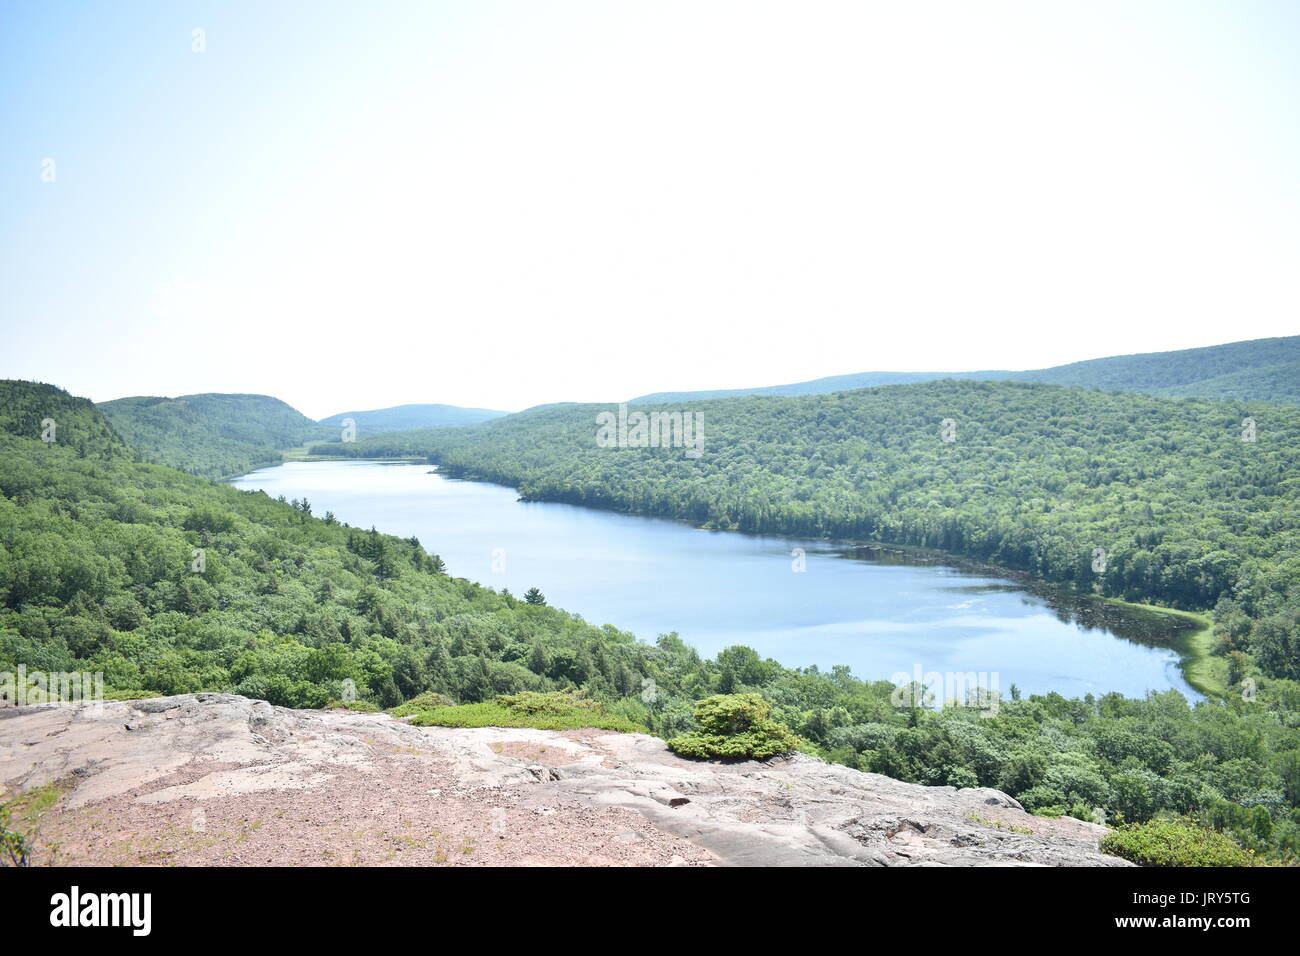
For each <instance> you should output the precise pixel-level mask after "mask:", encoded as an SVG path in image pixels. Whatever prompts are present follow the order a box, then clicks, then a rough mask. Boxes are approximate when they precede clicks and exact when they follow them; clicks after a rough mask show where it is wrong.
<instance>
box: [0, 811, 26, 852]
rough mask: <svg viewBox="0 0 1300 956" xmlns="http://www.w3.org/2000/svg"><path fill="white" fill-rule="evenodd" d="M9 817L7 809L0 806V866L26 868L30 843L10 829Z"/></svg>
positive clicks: (10, 815) (9, 812) (10, 814)
mask: <svg viewBox="0 0 1300 956" xmlns="http://www.w3.org/2000/svg"><path fill="white" fill-rule="evenodd" d="M11 817H12V812H11V811H10V809H9V807H7V806H5V805H3V804H0V866H27V865H29V862H30V859H31V852H32V847H31V843H30V841H29V840H28V839H27V837H26V836H24V835H23V834H22V833H19V832H18V831H17V830H12V829H10V823H11Z"/></svg>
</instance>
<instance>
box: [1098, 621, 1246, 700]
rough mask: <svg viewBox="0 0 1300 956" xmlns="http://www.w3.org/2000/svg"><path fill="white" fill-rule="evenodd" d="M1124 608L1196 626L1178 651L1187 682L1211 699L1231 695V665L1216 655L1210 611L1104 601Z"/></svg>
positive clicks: (1179, 639)
mask: <svg viewBox="0 0 1300 956" xmlns="http://www.w3.org/2000/svg"><path fill="white" fill-rule="evenodd" d="M1103 600H1105V601H1109V602H1110V603H1111V604H1118V605H1119V606H1121V607H1127V608H1137V609H1139V610H1143V611H1150V612H1151V613H1153V614H1168V615H1170V616H1172V617H1180V618H1182V619H1183V620H1184V621H1190V622H1192V623H1193V624H1194V625H1195V627H1194V628H1193V629H1189V630H1186V631H1184V632H1183V633H1182V634H1180V635H1179V636H1178V637H1177V639H1176V640H1175V642H1174V649H1175V650H1177V651H1178V655H1179V657H1181V658H1182V661H1181V663H1180V666H1181V668H1182V671H1183V677H1185V678H1186V679H1187V683H1189V684H1191V685H1192V687H1194V688H1195V689H1196V690H1198V691H1200V692H1201V693H1202V694H1204V695H1205V696H1207V697H1226V696H1227V694H1228V662H1227V661H1225V660H1224V659H1223V658H1221V657H1216V656H1215V654H1214V617H1213V615H1212V614H1211V613H1210V612H1209V611H1177V610H1174V609H1172V608H1167V607H1161V606H1160V605H1158V604H1139V603H1137V602H1135V601H1122V600H1120V599H1119V598H1103Z"/></svg>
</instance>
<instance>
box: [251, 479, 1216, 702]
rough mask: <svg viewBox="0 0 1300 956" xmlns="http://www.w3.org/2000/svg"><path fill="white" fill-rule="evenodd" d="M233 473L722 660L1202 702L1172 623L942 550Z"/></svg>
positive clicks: (456, 484) (451, 564)
mask: <svg viewBox="0 0 1300 956" xmlns="http://www.w3.org/2000/svg"><path fill="white" fill-rule="evenodd" d="M232 484H233V485H235V486H236V487H239V488H245V489H250V490H256V489H261V490H263V491H265V492H266V493H267V494H268V495H271V496H272V497H275V496H278V495H284V496H285V497H286V498H289V499H293V498H303V497H306V498H307V499H308V500H309V501H310V502H311V504H312V510H313V513H314V514H316V515H318V516H319V515H323V514H324V513H325V512H326V511H332V512H334V514H335V516H336V517H337V518H338V519H339V520H340V521H344V522H347V523H348V524H351V525H354V526H356V527H360V528H369V527H371V526H372V525H373V526H374V527H376V528H378V529H379V530H380V531H383V532H386V533H389V534H395V535H400V536H402V537H408V536H410V535H416V536H417V537H419V539H420V542H421V543H422V544H423V545H424V547H425V549H426V550H428V551H430V552H433V553H436V554H439V555H441V556H442V558H443V560H444V561H445V562H446V563H447V570H448V572H449V573H451V574H453V575H455V576H457V577H465V578H469V579H471V580H473V581H477V582H479V583H481V584H485V585H487V586H489V587H493V588H497V589H501V588H509V589H510V590H511V592H512V593H514V594H515V595H516V596H520V597H522V595H523V593H524V592H525V591H526V590H527V589H528V588H530V587H537V588H539V589H541V591H542V592H543V593H544V594H545V595H546V599H547V603H549V604H551V605H552V606H555V607H562V608H564V609H565V610H567V611H570V612H573V613H575V614H580V615H581V616H582V617H583V619H585V620H586V621H588V622H589V623H592V624H598V625H599V624H613V625H615V626H616V627H618V628H620V629H622V630H625V631H631V632H633V633H634V634H636V635H637V637H639V638H641V639H642V640H646V641H653V640H654V639H655V637H656V636H657V635H659V634H662V633H667V632H670V631H676V632H677V633H678V634H680V635H681V637H682V638H683V639H684V640H685V641H687V643H689V644H691V645H693V646H694V647H696V648H697V649H698V650H699V651H700V652H701V653H702V654H705V655H706V656H710V657H711V656H713V655H714V654H716V653H717V652H718V651H720V650H722V649H723V648H725V647H728V646H730V645H733V644H745V645H748V646H749V647H752V648H754V649H755V650H757V651H758V652H759V653H760V654H761V655H763V656H764V657H772V658H775V659H776V660H778V661H780V662H781V663H782V664H785V665H787V666H789V667H807V666H811V665H816V666H817V667H819V668H821V669H823V670H829V669H830V668H831V667H832V666H834V665H837V664H843V665H847V666H848V667H849V668H850V669H851V670H852V672H853V673H854V675H856V676H858V677H862V678H865V679H871V680H889V679H892V678H895V675H898V674H908V675H913V674H915V673H918V672H919V673H920V674H929V673H939V674H944V673H948V672H956V673H963V674H964V673H969V672H975V673H976V674H989V675H997V676H996V677H995V678H992V679H991V680H990V681H988V682H986V683H987V684H989V685H992V684H993V683H994V682H996V686H997V687H998V688H999V689H1000V690H1001V692H1002V694H1003V696H1006V695H1007V693H1008V691H1009V689H1010V687H1011V685H1012V684H1013V683H1014V684H1016V685H1018V686H1019V688H1020V689H1021V690H1022V691H1023V692H1024V693H1025V694H1030V693H1046V692H1048V691H1057V692H1059V693H1061V694H1064V695H1066V696H1082V695H1083V694H1087V693H1093V694H1102V693H1106V692H1110V691H1119V692H1120V693H1123V694H1125V695H1127V696H1140V695H1142V694H1143V693H1145V692H1146V691H1148V690H1168V689H1169V688H1177V689H1179V690H1180V691H1182V692H1183V693H1184V694H1186V695H1187V696H1188V697H1189V698H1192V699H1197V698H1199V696H1200V695H1198V694H1197V693H1196V692H1195V691H1193V690H1192V689H1191V688H1190V687H1189V686H1188V685H1187V683H1186V681H1185V680H1184V679H1183V676H1182V672H1181V670H1180V668H1179V658H1178V654H1177V652H1176V651H1175V650H1174V649H1173V641H1174V638H1175V631H1174V629H1173V625H1172V619H1170V618H1169V617H1167V616H1165V615H1154V614H1148V613H1143V612H1138V611H1131V610H1128V609H1123V608H1118V607H1116V606H1114V605H1110V604H1106V603H1105V602H1102V601H1098V600H1095V599H1089V598H1080V597H1077V596H1073V595H1068V594H1065V593H1062V592H1060V591H1057V590H1054V589H1048V588H1040V587H1037V586H1035V585H1033V584H1032V583H1031V582H1023V581H1013V580H1010V579H1008V578H1005V577H999V576H992V575H990V574H989V573H987V572H983V571H980V572H973V571H971V570H968V569H963V568H961V567H956V566H953V565H950V564H945V563H942V562H941V561H936V560H934V559H933V558H926V557H918V556H915V555H903V554H899V553H893V552H888V551H880V550H869V549H854V548H851V547H849V546H848V545H845V544H834V543H829V542H825V541H804V540H797V539H790V538H779V537H768V536H763V535H749V534H738V533H734V532H725V531H705V530H701V529H698V528H694V527H692V526H690V525H688V524H685V523H682V522H677V521H669V520H664V519H658V518H643V517H637V516H633V515H623V514H617V513H615V512H610V511H601V510H595V509H589V508H583V507H578V506H574V505H564V504H550V503H536V502H531V503H525V502H520V501H519V500H518V496H517V494H516V492H515V491H514V489H511V488H506V487H503V486H500V485H492V484H486V483H483V482H470V481H456V480H450V479H446V478H443V477H442V476H440V475H438V474H436V473H430V466H429V465H426V464H411V463H405V462H374V461H325V462H289V463H286V464H283V465H278V466H276V467H273V468H263V469H260V470H258V471H255V472H253V473H251V474H249V475H245V476H244V477H242V478H238V479H235V480H234V481H233V482H232ZM795 549H802V551H803V552H804V558H803V562H802V566H803V568H804V570H802V571H797V570H795V568H796V567H797V566H799V564H800V562H799V558H798V555H796V554H794V553H792V552H794V551H795Z"/></svg>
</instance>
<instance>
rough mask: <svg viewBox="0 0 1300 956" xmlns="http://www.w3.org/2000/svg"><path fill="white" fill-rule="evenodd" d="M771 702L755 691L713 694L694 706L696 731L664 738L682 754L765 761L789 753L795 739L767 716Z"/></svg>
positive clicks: (787, 729)
mask: <svg viewBox="0 0 1300 956" xmlns="http://www.w3.org/2000/svg"><path fill="white" fill-rule="evenodd" d="M771 716H772V705H771V704H769V703H768V702H767V701H766V700H764V699H763V698H762V697H759V696H758V695H757V694H716V695H714V696H713V697H709V698H706V699H705V700H702V701H700V702H699V703H697V704H696V705H695V723H696V726H698V727H699V730H693V731H689V732H687V733H684V734H681V735H679V736H677V737H674V738H673V739H672V740H670V741H668V746H669V748H670V749H671V750H672V751H673V752H674V753H676V754H679V755H681V756H683V757H698V758H701V759H705V760H708V759H713V758H722V759H736V760H766V759H767V758H769V757H775V756H776V755H777V754H783V753H789V752H790V751H791V750H794V749H796V748H797V747H798V746H799V738H798V737H796V736H795V735H794V733H793V732H792V731H791V730H790V728H789V727H786V726H785V725H784V724H778V723H777V722H776V721H774V720H772V719H771Z"/></svg>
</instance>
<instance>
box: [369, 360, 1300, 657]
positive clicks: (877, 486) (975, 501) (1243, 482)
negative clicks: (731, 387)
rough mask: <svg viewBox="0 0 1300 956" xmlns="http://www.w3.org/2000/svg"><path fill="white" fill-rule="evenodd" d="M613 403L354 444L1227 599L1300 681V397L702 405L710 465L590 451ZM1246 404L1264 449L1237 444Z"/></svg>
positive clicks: (941, 386) (862, 396)
mask: <svg viewBox="0 0 1300 956" xmlns="http://www.w3.org/2000/svg"><path fill="white" fill-rule="evenodd" d="M605 410H606V409H604V408H603V407H600V406H578V407H573V408H561V409H553V410H550V411H543V412H537V413H533V414H531V415H526V416H523V415H521V416H512V417H510V418H505V419H501V420H499V421H496V422H491V423H488V424H486V425H481V426H477V427H475V428H472V429H466V430H458V431H454V432H453V431H443V432H431V433H395V434H393V435H390V436H383V437H381V438H379V439H375V440H373V442H372V443H371V444H370V445H367V444H366V443H364V442H363V443H359V445H358V446H357V447H356V448H354V449H351V453H354V454H358V455H366V454H378V453H381V452H382V451H383V450H384V449H385V447H388V448H397V447H400V448H401V453H403V454H407V455H411V454H418V453H420V452H423V453H425V454H428V455H429V456H430V457H431V459H432V460H434V461H436V462H438V463H439V464H440V465H441V467H442V468H443V470H444V471H445V472H446V473H448V474H449V475H452V476H456V477H468V478H481V479H486V480H490V481H496V482H500V483H503V484H509V485H513V486H516V487H518V488H519V491H520V494H521V495H523V496H524V497H526V498H530V499H538V500H550V501H564V502H569V503H574V504H585V505H593V506H596V507H604V508H615V509H619V510H626V511H632V512H636V513H640V514H650V515H662V516H668V517H675V518H685V519H687V520H690V521H695V522H698V523H701V524H703V525H705V526H707V527H714V528H722V529H738V530H744V531H764V532H776V533H783V534H792V535H808V536H829V537H840V538H849V539H856V540H866V541H881V542H887V543H893V544H903V545H914V546H917V547H923V548H933V549H937V550H943V551H948V552H951V553H955V554H964V555H969V556H971V557H975V558H979V559H983V560H988V561H990V562H993V563H995V564H998V565H1001V566H1003V567H1007V568H1013V569H1018V570H1023V571H1027V572H1029V573H1031V574H1034V575H1035V576H1037V577H1040V578H1044V579H1046V580H1049V581H1056V582H1060V583H1063V584H1067V585H1070V586H1072V587H1075V588H1077V589H1079V590H1084V591H1096V592H1098V593H1101V594H1104V595H1106V596H1110V597H1118V598H1123V599H1126V600H1130V601H1154V602H1158V603H1164V604H1167V605H1171V606H1175V607H1183V608H1190V609H1207V608H1213V607H1215V606H1216V604H1218V603H1219V602H1220V601H1226V602H1227V603H1224V604H1223V605H1222V608H1223V612H1224V613H1225V614H1229V613H1234V614H1244V615H1245V616H1246V617H1247V618H1249V619H1250V620H1253V621H1254V625H1250V624H1249V622H1247V623H1244V624H1240V625H1239V626H1238V628H1237V630H1238V638H1237V640H1238V642H1239V643H1240V645H1241V648H1240V649H1244V648H1245V646H1246V645H1247V644H1248V643H1249V644H1250V646H1252V647H1253V648H1254V649H1255V650H1256V652H1257V653H1258V655H1259V659H1260V660H1261V662H1262V663H1263V665H1264V666H1265V667H1266V669H1267V670H1268V671H1269V672H1270V673H1273V674H1276V675H1278V676H1283V677H1288V678H1292V679H1297V678H1300V648H1297V647H1295V646H1293V645H1292V643H1291V640H1290V638H1289V637H1287V636H1285V635H1287V634H1288V633H1289V628H1290V626H1291V625H1290V623H1288V622H1289V621H1290V620H1291V617H1292V616H1294V614H1295V613H1296V612H1295V610H1294V608H1295V606H1296V603H1297V602H1296V599H1297V596H1300V552H1298V551H1297V546H1300V517H1297V515H1298V513H1300V481H1298V480H1297V477H1296V476H1297V475H1300V410H1298V409H1294V408H1291V407H1288V406H1276V405H1252V404H1240V403H1216V402H1209V401H1204V400H1192V401H1181V402H1174V401H1169V400H1164V399H1157V398H1151V397H1146V396H1138V395H1127V394H1113V393H1107V392H1093V391H1087V390H1082V389H1066V388H1060V387H1056V386H1047V385H1037V384H1030V383H1013V382H1001V383H986V382H951V381H940V382H928V383H919V384H916V385H902V386H887V387H883V388H879V389H865V390H860V391H856V392H837V393H833V394H831V395H822V396H802V397H791V398H761V397H747V398H737V399H722V400H718V401H714V402H707V403H701V404H699V405H697V406H696V410H697V412H698V413H699V414H700V415H701V416H702V417H703V420H704V433H705V436H706V438H705V449H704V453H703V455H702V456H701V457H699V458H697V459H692V458H690V457H687V456H686V455H685V454H684V453H683V450H682V449H680V448H677V449H673V448H624V449H617V448H602V447H599V445H598V444H597V442H596V440H595V439H596V415H597V413H598V412H601V411H605ZM1248 416H1249V417H1253V418H1254V419H1255V421H1256V428H1257V440H1256V441H1254V442H1245V441H1242V421H1243V420H1244V419H1245V418H1247V417H1248ZM945 419H952V421H953V423H954V425H953V427H954V429H955V432H954V436H953V437H954V439H955V440H954V441H953V442H952V443H946V442H944V441H943V440H942V436H941V423H942V422H943V421H944V420H945ZM1098 548H1101V549H1104V551H1105V553H1106V558H1105V565H1104V572H1102V573H1099V572H1097V571H1096V570H1094V568H1093V564H1094V560H1095V555H1094V552H1095V549H1098ZM1252 626H1253V628H1254V630H1253V632H1252V631H1251V627H1252ZM1242 628H1244V630H1242ZM1247 632H1250V633H1251V634H1252V635H1253V636H1250V637H1249V638H1248V637H1247Z"/></svg>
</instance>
